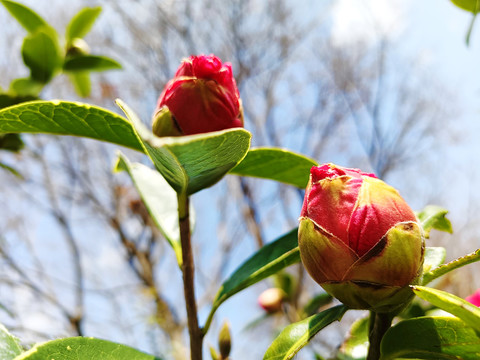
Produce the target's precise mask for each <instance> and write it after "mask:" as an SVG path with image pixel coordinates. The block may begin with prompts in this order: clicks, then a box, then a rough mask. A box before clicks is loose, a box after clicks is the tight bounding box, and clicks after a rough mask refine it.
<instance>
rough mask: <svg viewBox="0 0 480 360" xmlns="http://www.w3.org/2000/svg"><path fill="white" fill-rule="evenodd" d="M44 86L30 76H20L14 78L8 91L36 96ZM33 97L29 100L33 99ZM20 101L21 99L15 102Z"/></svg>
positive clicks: (19, 94)
mask: <svg viewBox="0 0 480 360" xmlns="http://www.w3.org/2000/svg"><path fill="white" fill-rule="evenodd" d="M44 86H45V84H43V83H41V82H38V81H35V80H33V79H32V78H20V79H15V80H13V81H12V82H11V83H10V92H13V93H15V94H16V95H18V96H23V97H26V96H30V97H35V98H36V97H37V96H38V94H40V92H41V91H42V89H43V87H44ZM35 98H33V99H29V100H35ZM25 101H28V100H25ZM20 102H22V101H18V102H16V103H15V104H18V103H20ZM11 105H14V104H11Z"/></svg>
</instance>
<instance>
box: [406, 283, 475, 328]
mask: <svg viewBox="0 0 480 360" xmlns="http://www.w3.org/2000/svg"><path fill="white" fill-rule="evenodd" d="M413 292H414V293H415V295H417V296H418V297H419V298H421V299H423V300H425V301H428V302H429V303H430V304H432V305H435V306H436V307H438V308H440V309H442V310H445V311H446V312H449V313H450V314H452V315H455V316H457V317H459V318H460V319H462V320H463V321H465V323H467V324H468V325H469V326H471V327H472V328H474V329H475V330H477V331H478V332H479V333H480V308H478V307H477V306H475V305H473V304H470V303H469V302H468V301H465V300H463V299H462V298H459V297H458V296H455V295H453V294H450V293H448V292H445V291H442V290H437V289H432V288H429V287H425V286H413Z"/></svg>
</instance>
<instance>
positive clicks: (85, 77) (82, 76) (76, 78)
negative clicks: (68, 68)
mask: <svg viewBox="0 0 480 360" xmlns="http://www.w3.org/2000/svg"><path fill="white" fill-rule="evenodd" d="M68 77H69V78H70V81H71V82H72V84H73V86H74V88H75V92H76V93H77V94H78V95H80V96H82V97H87V96H88V95H90V92H91V91H92V84H91V82H90V73H89V72H88V71H75V72H71V73H69V74H68Z"/></svg>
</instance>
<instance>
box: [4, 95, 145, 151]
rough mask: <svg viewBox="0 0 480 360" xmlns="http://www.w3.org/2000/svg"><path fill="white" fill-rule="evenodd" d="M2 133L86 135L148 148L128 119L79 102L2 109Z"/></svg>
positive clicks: (139, 148)
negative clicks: (139, 138)
mask: <svg viewBox="0 0 480 360" xmlns="http://www.w3.org/2000/svg"><path fill="white" fill-rule="evenodd" d="M0 132H14V133H21V132H25V133H45V134H56V135H74V136H82V137H88V138H92V139H97V140H102V141H107V142H111V143H114V144H118V145H122V146H125V147H128V148H132V149H135V150H138V151H142V152H143V151H144V150H143V147H142V144H141V143H140V141H139V140H138V138H137V135H136V134H135V131H134V130H133V127H132V124H131V123H130V122H128V121H127V120H126V119H125V118H123V117H121V116H120V115H117V114H115V113H113V112H110V111H108V110H105V109H102V108H99V107H95V106H92V105H88V104H82V103H76V102H67V101H32V102H28V103H22V104H20V105H15V106H11V107H8V108H5V109H2V110H0Z"/></svg>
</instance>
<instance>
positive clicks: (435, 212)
mask: <svg viewBox="0 0 480 360" xmlns="http://www.w3.org/2000/svg"><path fill="white" fill-rule="evenodd" d="M447 213H448V210H445V209H443V208H441V207H440V206H436V205H428V206H426V207H425V208H424V209H423V210H422V211H420V212H417V217H418V219H419V220H420V223H421V225H422V227H423V231H424V232H425V237H426V238H428V237H429V236H430V230H432V229H435V230H439V231H445V232H447V233H450V234H451V233H453V229H452V224H451V223H450V220H448V219H447V218H446V217H445V216H446V215H447Z"/></svg>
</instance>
